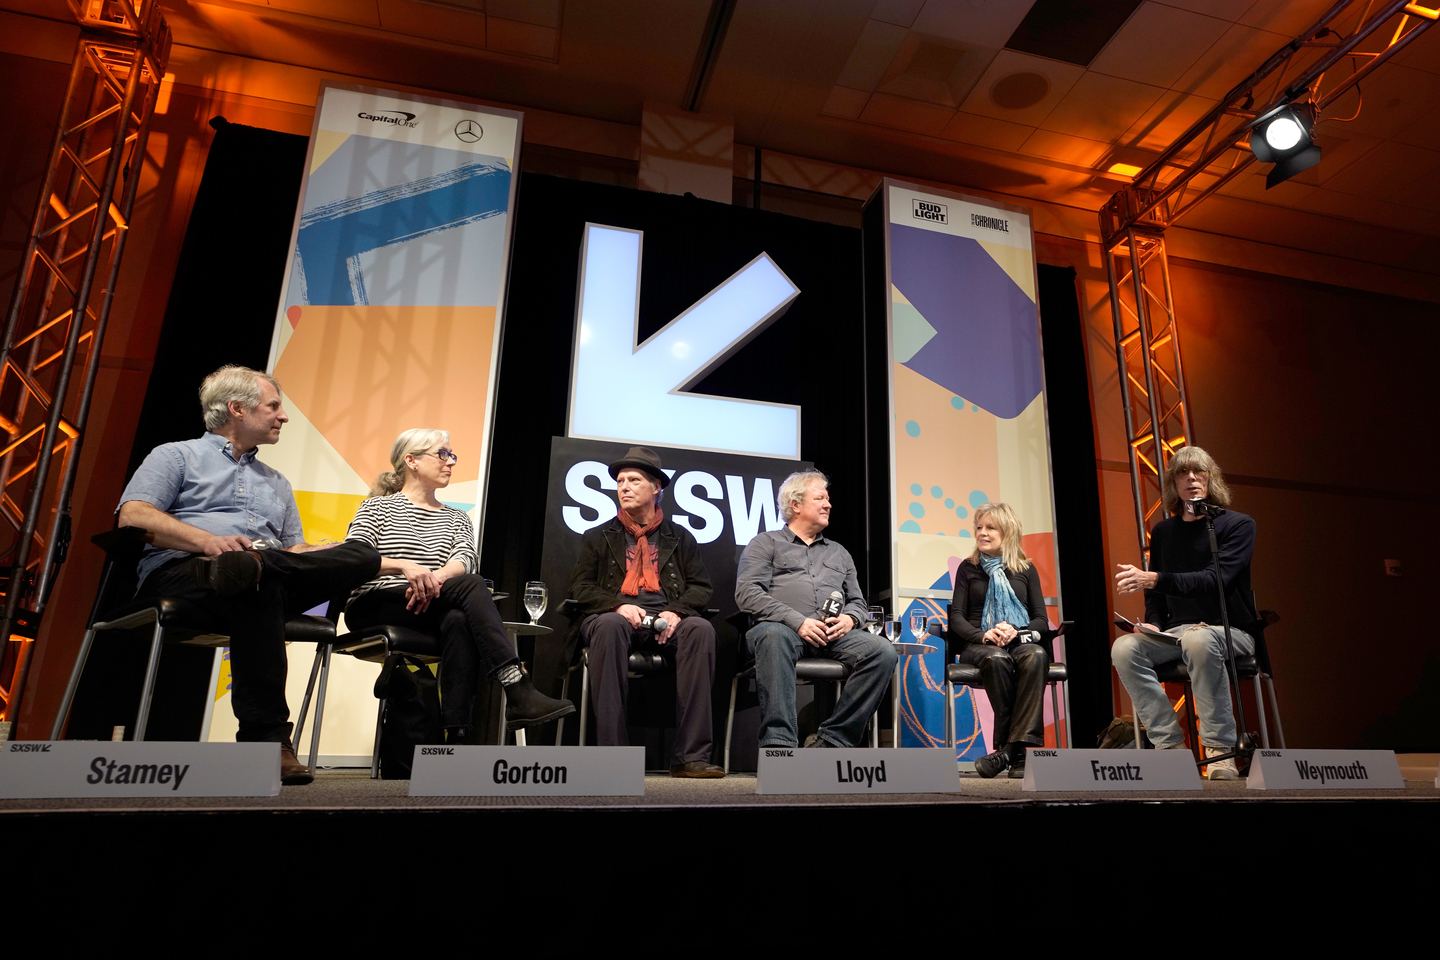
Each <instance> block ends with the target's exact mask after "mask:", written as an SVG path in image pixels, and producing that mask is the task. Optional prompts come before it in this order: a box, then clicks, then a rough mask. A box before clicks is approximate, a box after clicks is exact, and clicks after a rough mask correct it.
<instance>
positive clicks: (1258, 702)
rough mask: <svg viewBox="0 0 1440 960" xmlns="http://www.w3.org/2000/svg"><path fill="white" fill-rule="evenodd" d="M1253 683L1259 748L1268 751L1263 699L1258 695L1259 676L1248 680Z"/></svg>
mask: <svg viewBox="0 0 1440 960" xmlns="http://www.w3.org/2000/svg"><path fill="white" fill-rule="evenodd" d="M1250 679H1251V680H1253V681H1255V712H1256V713H1258V714H1260V746H1261V747H1263V748H1264V749H1266V750H1269V749H1270V727H1269V726H1268V725H1267V724H1266V723H1265V699H1264V696H1263V694H1261V693H1260V674H1258V673H1257V674H1255V676H1253V677H1251V678H1250Z"/></svg>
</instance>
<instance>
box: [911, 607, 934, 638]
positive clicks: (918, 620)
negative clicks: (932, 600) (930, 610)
mask: <svg viewBox="0 0 1440 960" xmlns="http://www.w3.org/2000/svg"><path fill="white" fill-rule="evenodd" d="M929 623H930V618H929V617H927V616H925V614H923V613H912V614H910V633H911V634H912V635H913V636H914V637H915V639H916V640H917V641H918V640H922V639H924V637H925V628H926V626H927V625H929Z"/></svg>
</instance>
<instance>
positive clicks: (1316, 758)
mask: <svg viewBox="0 0 1440 960" xmlns="http://www.w3.org/2000/svg"><path fill="white" fill-rule="evenodd" d="M1246 786H1247V787H1248V788H1249V789H1251V790H1403V789H1405V776H1404V774H1402V773H1401V772H1400V761H1399V760H1398V759H1396V757H1395V753H1394V751H1391V750H1256V751H1255V755H1254V756H1253V757H1252V758H1251V760H1250V777H1249V779H1248V780H1247V782H1246Z"/></svg>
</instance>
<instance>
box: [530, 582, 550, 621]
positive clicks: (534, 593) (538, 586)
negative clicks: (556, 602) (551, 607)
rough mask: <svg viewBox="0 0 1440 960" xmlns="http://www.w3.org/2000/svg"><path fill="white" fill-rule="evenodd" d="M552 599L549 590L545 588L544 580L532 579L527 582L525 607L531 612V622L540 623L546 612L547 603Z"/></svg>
mask: <svg viewBox="0 0 1440 960" xmlns="http://www.w3.org/2000/svg"><path fill="white" fill-rule="evenodd" d="M549 600H550V594H549V591H547V590H546V589H545V583H544V581H542V580H531V581H529V582H528V583H526V584H525V609H526V610H528V611H529V613H530V622H531V623H538V622H539V621H540V617H541V616H543V615H544V613H545V605H546V603H548V602H549Z"/></svg>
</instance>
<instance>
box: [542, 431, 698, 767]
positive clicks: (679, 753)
mask: <svg viewBox="0 0 1440 960" xmlns="http://www.w3.org/2000/svg"><path fill="white" fill-rule="evenodd" d="M610 476H612V477H614V478H615V484H616V489H615V497H616V499H617V500H618V501H619V503H620V511H619V513H618V515H617V516H616V517H615V519H613V520H611V521H610V522H609V523H605V524H601V525H600V526H598V527H593V528H591V529H590V530H588V531H586V533H585V536H584V538H583V539H582V540H581V541H580V557H579V559H577V560H576V561H575V569H574V570H573V571H571V574H570V597H571V598H572V599H573V600H575V601H576V602H577V603H578V604H579V605H580V612H581V614H582V616H583V619H582V620H581V623H580V639H581V641H582V642H583V643H584V644H585V645H586V646H587V647H589V648H590V686H591V689H592V690H593V691H594V693H593V702H594V705H595V739H596V742H597V743H599V744H600V745H601V746H625V745H626V744H627V743H628V742H629V737H628V735H627V731H626V718H625V698H626V694H627V692H628V686H629V673H628V668H627V665H628V663H629V660H630V647H631V645H632V644H637V643H638V644H645V645H652V644H653V645H658V646H659V647H660V648H661V649H662V651H673V652H674V653H673V655H674V658H675V702H676V708H675V712H676V731H675V749H674V752H673V753H672V755H671V759H670V775H671V776H672V777H723V776H724V775H725V771H724V770H722V769H721V768H720V767H717V766H715V765H714V764H713V763H711V762H710V749H711V746H712V739H713V737H712V734H711V729H710V687H711V684H712V683H714V680H715V628H714V627H713V626H712V625H711V624H710V622H709V621H708V620H706V619H705V618H704V617H703V616H701V611H702V610H703V609H704V608H705V604H707V603H709V602H710V595H711V593H712V592H713V591H712V590H711V587H710V575H709V574H708V573H706V572H705V564H704V563H703V562H702V561H701V559H700V547H699V544H697V543H696V542H695V537H694V536H692V535H691V533H690V531H689V530H687V529H685V528H684V527H682V526H679V525H677V524H673V523H671V522H670V521H669V520H666V519H665V513H664V511H663V510H661V508H660V500H661V497H662V496H663V491H664V489H665V485H666V484H667V483H669V478H668V477H667V476H666V475H665V471H664V470H663V469H661V466H660V455H659V454H657V453H656V452H655V451H654V450H651V449H649V448H648V447H631V448H630V450H629V452H627V453H626V454H625V456H624V457H622V458H621V459H619V460H617V461H615V462H614V463H612V464H610Z"/></svg>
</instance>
